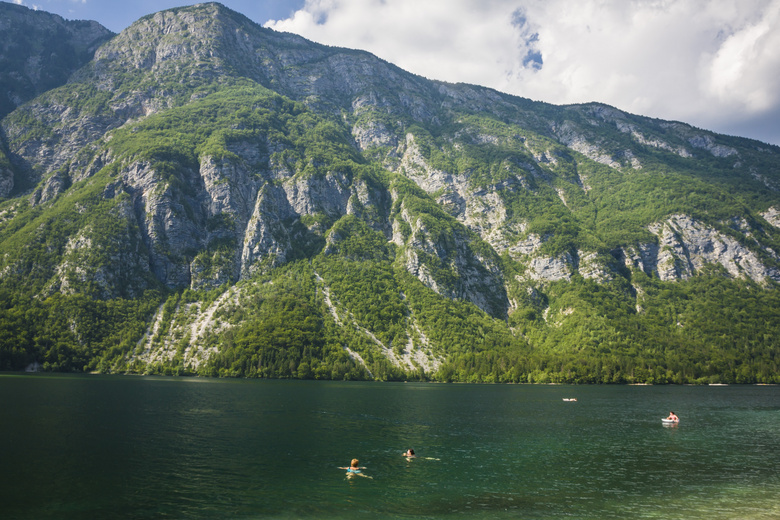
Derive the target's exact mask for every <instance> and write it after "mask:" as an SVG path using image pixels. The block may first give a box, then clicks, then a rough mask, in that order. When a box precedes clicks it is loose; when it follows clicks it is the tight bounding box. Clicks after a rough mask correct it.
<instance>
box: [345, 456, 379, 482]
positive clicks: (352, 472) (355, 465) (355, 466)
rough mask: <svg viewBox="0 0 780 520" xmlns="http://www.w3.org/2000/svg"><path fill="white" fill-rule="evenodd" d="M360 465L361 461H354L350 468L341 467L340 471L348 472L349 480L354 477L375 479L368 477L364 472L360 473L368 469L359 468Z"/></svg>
mask: <svg viewBox="0 0 780 520" xmlns="http://www.w3.org/2000/svg"><path fill="white" fill-rule="evenodd" d="M359 463H360V461H359V460H357V459H352V462H350V464H349V466H348V467H346V468H342V467H340V468H339V469H345V470H347V477H348V478H349V477H354V476H355V475H357V476H359V477H366V478H373V477H369V476H368V475H366V474H364V473H363V472H362V471H360V470H361V469H366V468H365V467H364V466H358V464H359Z"/></svg>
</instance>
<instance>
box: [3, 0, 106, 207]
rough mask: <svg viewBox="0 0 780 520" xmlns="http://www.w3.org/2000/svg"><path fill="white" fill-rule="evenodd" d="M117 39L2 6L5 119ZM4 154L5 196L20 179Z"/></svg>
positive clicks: (94, 27)
mask: <svg viewBox="0 0 780 520" xmlns="http://www.w3.org/2000/svg"><path fill="white" fill-rule="evenodd" d="M112 36H113V33H112V32H111V31H109V30H108V29H106V28H105V27H103V26H102V25H100V24H98V23H97V22H87V21H79V22H73V21H66V20H64V19H63V18H61V17H59V16H57V15H53V14H49V13H46V12H43V11H33V10H31V9H28V8H26V7H23V6H20V5H14V4H10V3H6V2H3V3H0V62H2V64H3V65H2V67H0V85H2V88H1V89H0V118H3V117H5V116H6V115H8V114H9V113H10V112H12V111H13V110H14V109H16V108H17V107H19V106H20V105H22V104H23V103H25V102H27V101H30V100H31V99H33V98H35V97H36V96H38V95H40V94H43V93H44V92H47V91H49V90H51V89H53V88H56V87H59V86H61V85H64V84H65V82H66V81H67V80H68V78H69V77H70V75H71V74H73V73H74V72H75V71H76V70H78V69H79V68H81V67H82V66H84V65H85V64H86V63H88V62H89V61H90V60H91V59H92V56H93V54H94V52H95V50H96V49H97V48H98V47H99V46H100V45H101V44H102V43H104V42H105V41H107V40H108V39H109V38H111V37H112ZM3 158H4V153H3V152H0V197H7V196H8V195H10V194H11V192H12V191H13V188H14V174H13V170H12V169H11V168H10V167H7V166H6V165H5V164H3V163H4V162H5V161H3V160H2V159H3Z"/></svg>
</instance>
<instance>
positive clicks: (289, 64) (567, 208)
mask: <svg viewBox="0 0 780 520" xmlns="http://www.w3.org/2000/svg"><path fill="white" fill-rule="evenodd" d="M0 23H2V21H0ZM82 26H83V27H84V28H87V29H89V30H85V31H84V34H85V35H92V36H91V38H92V39H91V40H90V39H89V38H87V37H86V36H81V38H82V39H81V40H79V41H87V40H89V41H90V42H98V41H101V38H105V37H106V35H105V34H104V33H103V32H101V31H100V30H98V28H96V27H95V26H94V25H89V24H86V23H84V24H82ZM88 49H91V47H89V46H87V50H88ZM84 52H87V51H86V50H85V51H84ZM0 130H1V131H2V136H3V147H2V150H3V153H2V156H0V172H3V174H2V176H3V178H4V179H5V182H4V183H2V184H0V187H2V191H0V196H3V197H5V201H4V202H3V203H2V206H0V234H2V235H1V237H2V241H3V250H2V252H0V255H1V256H0V285H4V286H6V287H9V288H13V290H20V288H24V290H25V291H31V292H32V293H33V294H35V295H36V297H37V298H44V299H45V298H50V297H52V296H53V295H57V294H60V295H65V296H74V297H75V296H76V295H79V294H85V295H88V296H90V297H92V298H98V299H103V300H113V299H117V298H129V299H133V298H139V297H141V295H143V294H145V293H146V292H147V291H150V290H153V289H155V288H157V287H164V288H166V289H167V290H171V291H182V290H185V289H186V290H189V291H212V290H223V292H222V293H221V294H222V297H220V298H218V299H217V300H216V301H215V302H214V303H213V305H211V306H209V305H200V304H198V305H196V304H194V303H192V302H191V303H187V304H186V305H179V306H175V308H174V309H168V310H167V311H166V313H163V311H162V308H161V307H158V310H157V312H156V314H155V315H154V317H151V316H150V317H149V322H148V324H147V332H146V333H145V335H144V336H143V338H146V339H143V338H142V339H140V340H138V341H140V343H138V344H136V345H134V346H133V349H132V351H133V354H129V355H128V354H127V353H123V354H122V359H124V360H125V362H128V360H129V362H132V363H135V362H139V363H141V364H142V365H149V364H160V363H161V364H163V365H165V364H166V363H173V362H174V361H173V360H174V359H175V358H176V355H177V353H178V355H179V356H180V358H181V357H182V356H184V357H185V358H186V359H187V362H186V363H185V365H186V367H188V369H191V370H198V369H199V368H200V367H201V366H206V365H207V364H208V362H209V359H210V358H211V356H212V355H217V356H218V355H219V354H220V352H221V351H220V349H219V348H218V347H216V346H214V344H213V338H214V337H216V335H218V333H219V331H224V330H226V329H225V328H224V327H225V326H227V327H228V328H233V329H236V327H237V325H238V324H239V323H240V322H231V323H230V325H220V324H219V323H217V321H216V318H214V316H219V315H220V314H224V315H230V316H232V315H237V314H239V311H238V310H236V308H235V306H236V302H237V301H240V300H241V299H242V298H244V297H246V296H242V291H250V292H251V291H254V290H259V289H251V290H250V288H252V287H255V286H256V283H257V280H258V279H265V278H264V277H267V276H271V275H272V273H274V272H277V271H276V270H279V269H283V268H284V267H285V266H287V265H289V264H291V263H295V262H296V261H300V260H308V261H310V262H316V261H318V260H317V259H319V258H344V259H345V261H349V262H355V261H360V262H376V263H378V264H377V265H382V266H387V267H386V268H387V269H390V266H393V267H392V269H397V270H398V271H396V275H395V276H396V277H397V279H399V280H400V279H401V278H402V277H403V275H402V274H401V273H402V272H403V273H408V274H409V275H411V277H412V278H413V279H414V280H416V281H417V282H419V283H420V284H421V285H422V286H424V287H425V288H427V289H428V290H430V291H433V292H434V293H436V294H438V295H440V296H441V297H444V298H445V299H447V300H450V301H453V302H467V303H469V304H472V305H473V306H475V307H476V308H477V309H479V310H481V311H482V312H484V313H486V315H487V316H490V317H491V318H492V319H495V320H499V321H501V322H505V323H509V324H510V325H511V326H512V327H513V330H515V331H518V330H520V329H523V328H525V327H526V326H527V325H526V324H524V323H525V322H524V321H523V320H525V319H526V318H527V319H538V317H544V318H546V317H547V316H548V315H549V312H550V310H551V309H556V308H557V307H558V306H559V304H558V303H556V298H557V299H560V297H561V294H563V293H562V291H563V292H566V291H569V290H572V291H573V290H575V289H573V287H578V286H579V285H578V284H580V283H581V282H580V280H585V281H588V282H591V281H592V282H593V283H596V284H597V285H602V286H604V287H614V288H615V289H614V290H615V291H616V292H615V294H620V295H623V294H628V295H629V297H630V300H631V301H630V302H625V303H624V306H625V307H626V308H629V309H644V308H645V307H646V306H647V302H646V301H644V300H642V291H643V289H641V288H640V289H638V290H637V287H638V286H637V282H636V278H637V276H639V275H644V276H647V277H649V278H650V279H655V280H658V281H660V282H685V281H687V280H691V279H692V278H694V277H696V276H699V275H702V274H703V273H711V270H712V268H715V269H716V270H717V272H719V273H720V275H722V276H724V277H727V278H730V279H732V280H735V281H736V280H743V281H747V282H749V283H753V284H757V285H758V286H761V287H764V288H768V289H766V290H774V287H775V284H777V283H778V282H780V258H779V257H778V254H779V251H780V226H779V225H778V224H779V222H780V219H778V213H779V212H780V197H778V187H779V186H780V149H778V148H777V147H774V146H770V145H765V144H763V143H758V142H756V141H751V140H747V139H740V138H734V137H728V136H721V135H717V134H714V133H712V132H708V131H705V130H700V129H696V128H693V127H690V126H689V125H685V124H683V123H679V122H667V121H660V120H655V119H650V118H645V117H641V116H636V115H632V114H627V113H625V112H621V111H620V110H617V109H615V108H612V107H608V106H605V105H601V104H596V103H593V104H585V105H572V106H561V107H559V106H553V105H548V104H544V103H538V102H532V101H529V100H526V99H522V98H517V97H513V96H509V95H506V94H502V93H500V92H497V91H494V90H491V89H488V88H484V87H479V86H474V85H464V84H447V83H443V82H437V81H430V80H427V79H424V78H421V77H419V76H415V75H412V74H409V73H407V72H405V71H403V70H401V69H399V68H397V67H395V66H393V65H392V64H389V63H387V62H384V61H382V60H380V59H378V58H376V57H374V56H372V55H370V54H368V53H365V52H361V51H353V50H348V49H339V48H333V47H327V46H323V45H318V44H315V43H312V42H309V41H307V40H305V39H303V38H301V37H298V36H295V35H291V34H283V33H276V32H274V31H272V30H269V29H264V28H262V27H260V26H258V25H256V24H254V23H252V22H251V21H250V20H248V19H247V18H246V17H244V16H242V15H240V14H238V13H235V12H233V11H230V10H229V9H227V8H225V7H224V6H222V5H220V4H215V3H209V4H199V5H197V6H191V7H187V8H178V9H172V10H168V11H163V12H160V13H156V14H154V15H150V16H147V17H144V18H142V19H140V20H139V21H137V22H136V23H135V24H133V25H132V26H130V27H129V28H128V29H126V30H125V31H123V32H122V33H120V34H119V35H116V36H114V37H113V38H111V39H110V40H108V41H106V43H104V44H103V45H102V46H100V47H99V48H98V49H96V50H95V51H94V58H93V59H92V60H91V61H89V62H88V63H87V64H86V65H85V66H84V67H82V68H80V69H79V70H78V71H77V72H76V73H75V74H73V75H71V76H70V79H69V80H68V83H67V84H66V85H64V86H62V87H57V88H52V89H50V90H48V91H46V92H44V93H42V94H41V95H40V96H38V97H36V98H35V99H33V100H31V101H30V102H28V103H26V104H24V105H22V106H19V107H18V108H16V109H15V110H13V111H12V112H11V113H9V114H8V115H7V116H6V117H4V118H3V119H2V122H0ZM14 179H19V180H21V182H13V180H14ZM355 233H358V235H359V236H360V237H362V238H361V240H365V241H368V242H367V243H373V244H375V247H373V248H369V249H366V248H365V245H363V246H361V247H356V246H355V245H354V243H355V240H357V239H356V238H355V237H356V235H355ZM361 243H362V242H361ZM323 261H324V260H323ZM383 269H384V267H383ZM318 276H319V274H318ZM323 276H326V275H324V274H323ZM332 276H334V275H331V277H332ZM321 278H322V277H321ZM322 279H323V280H324V278H322ZM20 280H25V281H23V282H22V281H20ZM335 281H336V279H335V278H330V279H328V280H325V281H322V282H317V283H319V285H317V283H315V282H312V283H314V286H317V287H319V289H317V290H318V291H319V292H318V294H320V295H322V294H326V293H327V294H329V295H331V294H332V295H333V296H328V299H327V301H328V302H331V303H330V304H329V305H326V304H325V303H326V302H325V300H324V299H320V300H319V302H320V303H319V305H321V306H322V307H321V309H320V310H317V311H316V312H317V313H320V314H318V315H321V316H322V317H323V319H325V320H326V321H327V320H336V321H338V323H339V326H340V327H341V328H356V329H357V330H360V331H361V332H360V334H361V335H362V337H363V338H364V340H365V341H367V343H366V344H367V345H373V346H370V347H369V346H364V347H362V348H364V350H363V351H362V353H361V352H358V351H356V350H354V349H352V347H350V346H345V347H344V348H345V349H346V351H348V352H350V356H351V357H352V359H353V360H358V359H361V360H362V358H361V357H360V356H361V355H362V356H368V354H367V352H369V351H370V349H372V348H376V349H379V350H378V351H377V358H385V359H387V360H390V361H389V362H390V364H391V365H393V366H394V367H396V368H398V369H400V370H402V371H403V370H412V368H410V367H414V366H421V367H423V368H424V369H425V370H426V371H429V372H430V371H433V370H439V369H440V368H441V367H442V366H444V365H443V363H444V360H446V359H447V356H448V351H447V346H446V345H442V344H441V343H440V342H439V343H437V341H436V340H435V339H431V338H430V337H429V336H431V335H432V330H431V329H430V328H429V327H430V325H426V324H425V323H424V322H423V321H422V318H421V317H419V316H417V315H416V314H415V312H413V311H412V309H411V307H410V308H407V310H406V311H405V312H406V318H404V319H403V320H401V318H400V317H396V318H394V320H396V321H392V320H391V321H392V323H393V324H394V325H393V327H396V325H397V327H398V328H397V329H393V330H394V332H392V333H391V332H389V331H388V332H386V334H387V335H388V336H387V337H385V338H384V339H380V338H379V337H378V336H377V335H376V334H378V332H377V329H376V328H374V329H372V327H371V326H367V325H366V323H367V322H366V320H367V319H368V318H366V317H365V316H363V317H361V313H360V312H356V311H355V309H354V308H353V306H354V305H355V303H354V301H353V303H351V304H350V303H348V300H349V298H347V297H346V296H345V295H344V294H343V291H344V289H343V288H341V289H335V288H334V287H333V286H332V283H335ZM264 283H270V282H268V280H266V282H264ZM397 283H401V282H397ZM403 283H404V284H408V283H411V282H408V281H407V282H403ZM561 284H563V285H561ZM401 285H402V286H403V287H407V286H405V285H403V284H401ZM225 287H228V288H229V289H224V288H225ZM399 287H400V288H401V290H400V291H399V292H400V293H402V294H405V292H406V291H408V290H409V289H408V287H407V288H406V289H403V288H402V287H401V286H399ZM563 287H569V289H563ZM220 288H223V289H220ZM339 290H341V291H342V294H341V298H339V296H338V295H337V294H336V293H337V292H338V291H339ZM577 290H579V289H577ZM610 290H613V289H610ZM228 294H230V297H228V296H227V295H228ZM366 297H368V296H367V295H366ZM620 297H621V298H623V296H620ZM320 298H322V296H320ZM564 299H565V298H564ZM564 299H560V301H561V302H562V301H563V300H564ZM350 301H351V300H350ZM247 305H248V304H247ZM398 305H400V306H404V305H407V306H408V305H411V303H404V300H403V299H401V300H399V303H398ZM560 305H563V304H562V303H561V304H560ZM376 312H379V311H378V310H377V311H376ZM417 312H418V314H419V312H420V311H417ZM567 312H568V311H567ZM569 314H570V313H569ZM163 315H165V316H166V318H165V319H163ZM563 315H564V316H567V315H568V314H566V313H564V314H563ZM338 316H344V317H345V318H343V319H337V317H338ZM346 316H351V318H349V319H347V318H346ZM522 316H526V318H522ZM534 316H536V317H537V318H534ZM161 320H162V321H161ZM171 320H172V321H171ZM204 320H205V321H204ZM204 323H208V326H206V325H203V324H204ZM402 323H403V325H402ZM193 324H199V325H193ZM347 324H348V325H347ZM536 326H537V325H534V327H536ZM546 326H547V325H545V324H544V320H542V322H539V323H538V327H540V330H544V328H545V327H546ZM375 327H379V328H380V329H381V328H382V327H385V325H379V324H376V325H375ZM426 327H428V328H427V329H426ZM401 328H403V329H404V332H403V334H402V333H401V332H399V330H400V329H401ZM207 329H208V330H209V331H211V332H210V333H209V334H211V335H209V334H207V333H206V332H204V331H206V330H207ZM159 331H163V332H159ZM380 335H381V334H380ZM392 335H394V338H395V340H394V341H390V340H389V338H390V337H391V336H392ZM521 337H523V336H522V335H519V336H517V338H518V339H517V340H518V341H522V342H525V341H528V340H527V339H522V340H521V339H520V338H521ZM550 337H552V336H550ZM182 338H184V339H182ZM209 338H211V339H209ZM372 338H373V339H372ZM182 341H185V343H186V348H184V347H182V345H184V344H183V343H181V342H182ZM209 341H212V343H209ZM361 341H362V340H361ZM154 345H157V347H155V346H154ZM345 345H347V343H345ZM396 347H397V348H396ZM155 348H157V349H158V350H155ZM185 352H186V353H187V354H186V355H184V353H185ZM370 359H371V357H369V361H365V360H362V361H355V362H357V363H358V364H362V366H363V367H364V368H365V369H366V370H367V371H369V372H371V370H372V369H371V368H370V367H373V370H374V371H376V369H377V367H376V365H375V364H372V363H378V361H371V360H370ZM403 359H405V360H406V361H401V360H403ZM412 359H416V360H417V361H415V362H412V361H410V360H412ZM166 360H167V361H166ZM179 361H181V359H180V360H179ZM382 366H384V365H382ZM302 373H304V374H305V373H307V372H306V371H305V370H303V371H302Z"/></svg>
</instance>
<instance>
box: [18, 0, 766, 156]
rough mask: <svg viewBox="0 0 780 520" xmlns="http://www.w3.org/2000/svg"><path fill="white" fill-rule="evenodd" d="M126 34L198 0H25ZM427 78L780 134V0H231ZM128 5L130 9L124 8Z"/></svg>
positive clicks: (745, 132) (256, 14) (733, 130)
mask: <svg viewBox="0 0 780 520" xmlns="http://www.w3.org/2000/svg"><path fill="white" fill-rule="evenodd" d="M13 3H18V4H22V5H25V6H27V7H30V8H34V9H41V10H44V11H49V12H53V13H57V14H60V15H61V16H63V17H65V18H68V19H91V20H97V21H98V22H100V23H102V24H103V25H105V26H106V27H108V28H109V29H111V30H113V31H116V32H119V31H121V30H122V29H124V28H125V27H127V26H128V25H130V24H131V23H132V22H133V21H135V20H136V19H138V18H140V17H141V16H143V15H145V14H149V13H152V12H155V11H158V10H161V9H166V8H169V7H175V6H180V5H187V4H192V3H196V2H186V1H180V2H176V1H165V0H122V2H121V3H119V4H118V3H117V2H116V1H115V0H14V1H13ZM221 3H222V4H224V5H226V6H228V7H230V8H231V9H234V10H236V11H239V12H241V13H243V14H245V15H246V16H248V17H249V18H251V19H252V20H254V21H255V22H257V23H260V24H262V25H265V26H267V27H271V28H273V29H277V30H280V31H289V32H293V33H296V34H300V35H301V36H304V37H306V38H308V39H311V40H314V41H317V42H320V43H325V44H328V45H335V46H340V47H349V48H355V49H365V50H367V51H369V52H372V53H373V54H376V55H377V56H379V57H380V58H383V59H385V60H387V61H390V62H392V63H395V64H396V65H398V66H400V67H401V68H403V69H406V70H408V71H410V72H414V73H416V74H420V75H422V76H425V77H427V78H431V79H439V80H444V81H451V82H467V83H474V84H478V85H485V86H488V87H492V88H495V89H497V90H501V91H503V92H508V93H510V94H516V95H519V96H523V97H527V98H531V99H535V100H540V101H547V102H550V103H556V104H566V103H581V102H589V101H599V102H603V103H607V104H610V105H613V106H615V107H617V108H619V109H621V110H626V111H628V112H632V113H635V114H641V115H646V116H651V117H659V118H663V119H671V120H677V121H684V122H686V123H690V124H693V125H695V126H698V127H701V128H706V129H710V130H714V131H717V132H722V133H726V134H732V135H740V136H745V137H752V138H754V139H759V140H761V141H764V142H768V143H773V144H777V145H780V0H221ZM117 5H120V6H121V7H119V8H118V7H117Z"/></svg>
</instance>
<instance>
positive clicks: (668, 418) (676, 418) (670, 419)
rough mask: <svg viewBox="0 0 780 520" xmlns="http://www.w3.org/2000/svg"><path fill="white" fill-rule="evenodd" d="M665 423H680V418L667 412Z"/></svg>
mask: <svg viewBox="0 0 780 520" xmlns="http://www.w3.org/2000/svg"><path fill="white" fill-rule="evenodd" d="M666 420H667V421H674V422H680V418H679V417H677V414H675V413H674V412H669V417H667V418H666Z"/></svg>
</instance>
